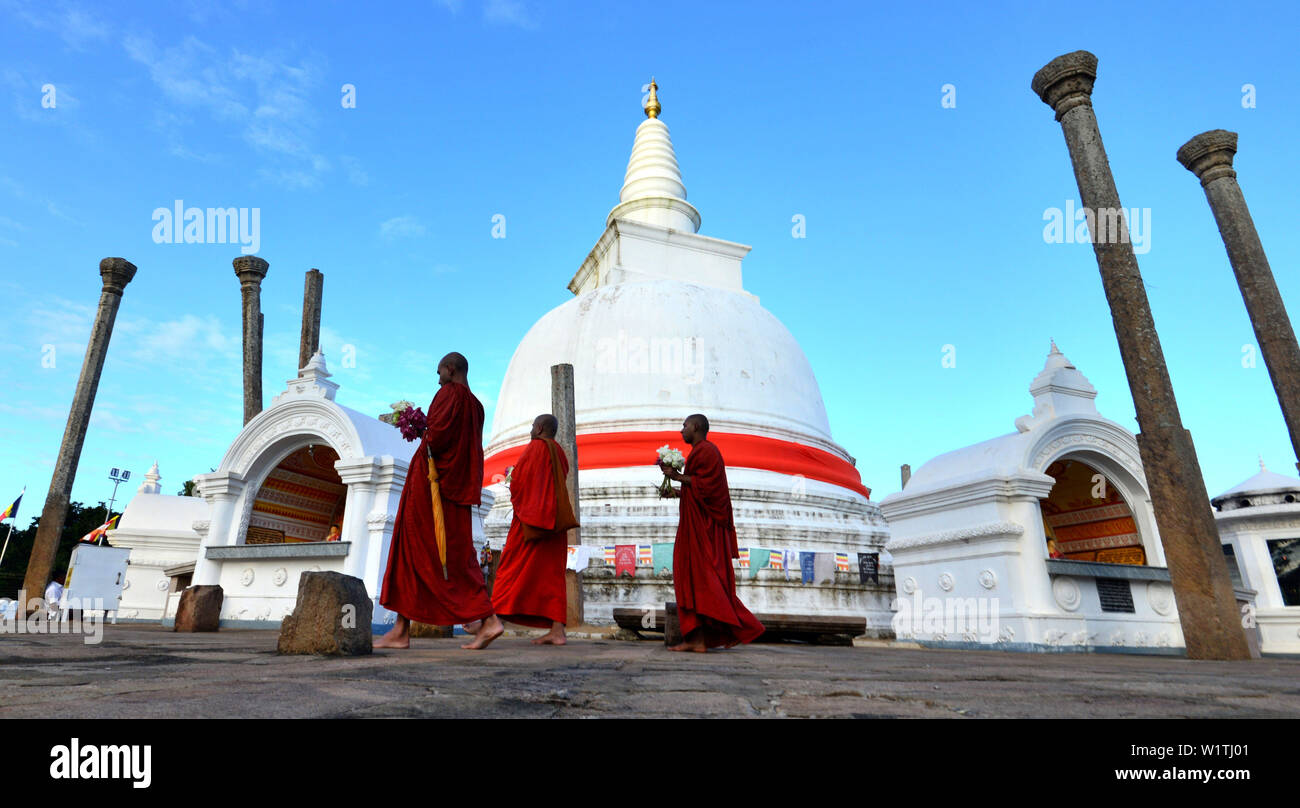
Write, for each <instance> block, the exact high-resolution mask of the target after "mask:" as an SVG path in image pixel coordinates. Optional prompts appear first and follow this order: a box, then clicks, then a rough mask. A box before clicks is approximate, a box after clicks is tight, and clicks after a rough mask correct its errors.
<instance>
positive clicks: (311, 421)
mask: <svg viewBox="0 0 1300 808" xmlns="http://www.w3.org/2000/svg"><path fill="white" fill-rule="evenodd" d="M272 406H274V404H273V405H272ZM290 433H297V434H302V435H309V436H312V437H319V438H325V439H326V441H327V442H328V443H329V444H330V445H331V446H333V447H334V449H335V450H336V451H337V452H338V453H339V457H350V456H352V454H353V451H352V443H351V442H350V441H348V439H347V433H346V432H344V431H343V429H342V427H340V426H339V425H338V423H337V422H335V421H333V420H331V419H329V418H326V417H324V416H320V415H292V416H285V417H282V418H281V419H280V420H279V421H277V422H276V423H273V424H267V425H266V426H264V427H262V433H261V434H260V435H258V437H257V440H255V441H253V443H252V445H250V446H249V447H248V448H247V449H245V450H244V453H243V454H242V455H240V457H239V462H238V463H237V464H236V465H235V468H236V469H238V470H239V471H241V472H244V473H247V471H248V469H249V467H250V466H251V465H252V464H253V461H254V460H255V459H257V457H258V456H259V455H261V454H262V452H263V451H265V449H266V447H268V446H270V445H271V444H272V443H274V442H275V441H277V440H280V439H281V438H283V437H284V436H285V435H288V434H290Z"/></svg>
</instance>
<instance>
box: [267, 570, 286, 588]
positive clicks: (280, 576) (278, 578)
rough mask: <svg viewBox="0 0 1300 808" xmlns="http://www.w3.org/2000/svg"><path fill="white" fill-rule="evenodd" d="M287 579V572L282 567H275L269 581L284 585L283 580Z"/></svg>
mask: <svg viewBox="0 0 1300 808" xmlns="http://www.w3.org/2000/svg"><path fill="white" fill-rule="evenodd" d="M288 579H289V572H288V570H286V569H285V568H284V567H276V568H275V572H273V573H271V582H272V583H274V584H275V585H276V586H284V582H285V581H287V580H288Z"/></svg>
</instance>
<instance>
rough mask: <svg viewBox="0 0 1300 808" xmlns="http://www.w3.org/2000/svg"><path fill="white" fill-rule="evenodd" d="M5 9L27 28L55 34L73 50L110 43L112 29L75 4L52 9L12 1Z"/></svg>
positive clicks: (31, 3)
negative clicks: (96, 43)
mask: <svg viewBox="0 0 1300 808" xmlns="http://www.w3.org/2000/svg"><path fill="white" fill-rule="evenodd" d="M4 5H5V7H6V8H7V9H8V10H9V11H10V12H11V13H12V14H13V15H14V16H15V17H18V18H19V19H20V20H22V21H23V22H25V23H27V24H28V25H30V26H32V27H33V28H36V29H38V30H42V31H52V32H53V33H55V34H57V35H58V36H59V37H60V38H62V39H63V42H64V43H65V44H66V45H67V46H68V47H70V48H72V49H73V50H84V49H85V48H86V45H88V44H89V43H91V42H97V41H99V40H102V39H108V37H109V35H110V34H111V33H112V27H111V26H110V25H109V24H108V23H106V22H104V21H103V20H100V19H99V18H98V17H96V16H95V15H94V14H92V13H91V12H89V11H87V10H86V9H84V8H81V7H80V6H78V5H76V4H74V3H66V2H65V3H60V4H59V5H58V8H56V9H51V8H49V5H51V4H48V3H34V2H19V0H9V2H6V3H5V4H4Z"/></svg>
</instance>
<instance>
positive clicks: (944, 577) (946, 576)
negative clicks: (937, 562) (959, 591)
mask: <svg viewBox="0 0 1300 808" xmlns="http://www.w3.org/2000/svg"><path fill="white" fill-rule="evenodd" d="M953 586H954V582H953V580H952V574H951V573H948V572H942V573H940V574H939V588H940V589H942V590H943V591H945V592H951V591H952V588H953Z"/></svg>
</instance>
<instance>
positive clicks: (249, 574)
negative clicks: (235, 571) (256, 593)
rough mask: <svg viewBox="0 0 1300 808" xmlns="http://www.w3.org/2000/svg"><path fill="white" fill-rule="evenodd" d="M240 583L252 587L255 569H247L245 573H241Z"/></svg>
mask: <svg viewBox="0 0 1300 808" xmlns="http://www.w3.org/2000/svg"><path fill="white" fill-rule="evenodd" d="M239 582H240V583H241V584H243V585H244V586H250V585H252V583H253V568H252V567H245V568H244V571H243V572H241V573H239Z"/></svg>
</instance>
